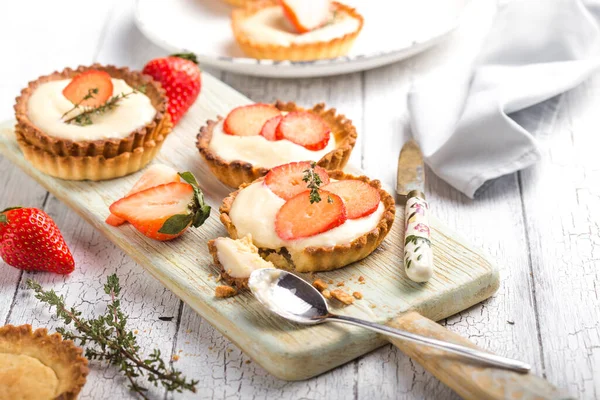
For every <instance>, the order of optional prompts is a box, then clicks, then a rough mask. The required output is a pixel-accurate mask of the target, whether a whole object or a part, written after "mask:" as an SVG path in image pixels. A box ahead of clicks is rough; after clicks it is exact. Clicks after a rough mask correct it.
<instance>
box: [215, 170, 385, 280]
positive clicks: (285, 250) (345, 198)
mask: <svg viewBox="0 0 600 400" xmlns="http://www.w3.org/2000/svg"><path fill="white" fill-rule="evenodd" d="M220 211H221V217H220V219H221V222H222V223H223V225H225V227H226V228H227V231H228V232H229V235H230V236H231V237H232V238H233V239H237V238H240V237H244V236H246V235H248V234H250V235H252V241H253V243H254V245H256V246H257V247H258V248H259V250H260V251H261V254H263V255H264V256H265V259H267V260H270V261H272V262H273V263H274V264H275V265H276V266H277V267H279V268H286V269H294V270H296V271H297V272H311V271H312V272H317V271H327V270H333V269H337V268H341V267H344V266H346V265H348V264H351V263H353V262H355V261H358V260H361V259H363V258H365V257H367V256H368V255H369V254H371V253H372V252H373V251H374V250H375V249H376V248H377V246H379V245H380V244H381V242H382V241H383V239H384V238H385V236H386V235H387V234H388V232H389V231H390V229H391V227H392V223H393V221H394V214H395V204H394V200H393V198H392V196H390V195H389V194H388V193H387V192H386V191H384V190H383V189H381V185H380V182H379V181H377V180H370V179H369V178H367V177H365V176H358V177H357V176H352V175H349V174H346V173H344V172H342V171H329V172H328V171H326V170H325V169H323V168H320V167H319V166H317V165H316V164H315V163H310V162H296V163H290V164H285V165H281V166H278V167H275V168H273V169H272V170H271V171H270V172H269V173H268V174H267V175H266V176H265V177H264V178H259V179H257V180H256V181H254V182H252V183H251V184H248V185H242V186H241V187H240V189H239V190H237V191H235V192H233V193H232V194H230V195H229V196H228V197H227V198H225V200H224V201H223V204H222V206H221V209H220Z"/></svg>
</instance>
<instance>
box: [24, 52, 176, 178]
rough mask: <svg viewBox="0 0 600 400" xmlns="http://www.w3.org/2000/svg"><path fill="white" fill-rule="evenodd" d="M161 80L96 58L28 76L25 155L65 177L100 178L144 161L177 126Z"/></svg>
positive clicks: (135, 167)
mask: <svg viewBox="0 0 600 400" xmlns="http://www.w3.org/2000/svg"><path fill="white" fill-rule="evenodd" d="M167 104H168V103H167V97H166V96H165V91H164V90H163V88H162V87H161V85H160V84H159V83H157V82H156V81H155V80H154V79H152V78H151V77H150V76H148V75H144V74H142V73H140V72H136V71H131V70H129V69H128V68H117V67H113V66H102V65H99V64H95V65H92V66H89V67H85V66H81V67H79V68H77V69H70V68H67V69H64V70H63V71H60V72H54V73H52V74H50V75H46V76H42V77H40V78H38V79H37V80H35V81H33V82H30V83H29V85H28V86H27V87H26V88H25V89H23V91H22V92H21V95H20V96H19V97H18V98H17V99H16V105H15V114H16V119H17V124H16V127H15V133H16V136H17V141H18V144H19V146H20V148H21V150H22V151H23V153H24V155H25V158H26V159H27V160H28V161H29V162H30V163H32V164H33V166H34V167H36V168H37V169H39V170H41V171H42V172H44V173H46V174H48V175H52V176H55V177H58V178H62V179H70V180H85V179H89V180H103V179H111V178H116V177H120V176H124V175H127V174H130V173H132V172H135V171H137V170H139V169H141V168H143V167H144V166H145V165H146V164H148V163H149V162H150V160H152V159H153V158H154V156H155V155H156V154H157V153H158V151H159V150H160V147H161V146H162V143H163V142H164V140H165V138H166V137H167V135H168V134H169V133H170V132H171V130H172V123H171V120H170V117H169V114H168V112H167Z"/></svg>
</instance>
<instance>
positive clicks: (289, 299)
mask: <svg viewBox="0 0 600 400" xmlns="http://www.w3.org/2000/svg"><path fill="white" fill-rule="evenodd" d="M248 283H249V287H250V290H251V291H252V293H253V294H254V296H255V297H256V298H257V299H258V301H259V302H260V303H262V305H264V306H265V307H266V308H268V309H269V310H271V311H273V312H274V313H276V314H278V315H279V316H281V317H283V318H286V319H288V320H291V321H294V322H298V323H300V324H308V325H314V324H320V323H323V322H342V323H345V324H350V325H356V326H361V327H363V328H367V329H371V330H373V331H375V332H379V333H382V334H384V335H388V336H393V337H396V338H399V339H403V340H408V341H411V342H416V343H419V344H423V345H426V346H431V347H435V348H438V349H442V350H446V351H448V352H451V353H455V354H459V355H461V356H463V357H466V358H468V359H470V360H474V361H478V362H480V363H483V364H486V365H491V366H494V367H498V368H504V369H509V370H512V371H516V372H520V373H527V372H529V370H530V369H531V366H529V365H528V364H526V363H524V362H521V361H517V360H511V359H510V358H506V357H501V356H497V355H494V354H490V353H486V352H483V351H480V350H475V349H472V348H469V347H465V346H460V345H457V344H454V343H450V342H444V341H442V340H437V339H432V338H429V337H426V336H421V335H416V334H414V333H410V332H406V331H403V330H400V329H394V328H390V327H388V326H385V325H381V324H376V323H373V322H369V321H365V320H361V319H358V318H353V317H347V316H345V315H336V314H332V313H331V312H330V311H329V308H328V307H327V302H326V301H325V298H324V297H323V296H322V295H321V293H319V291H318V290H317V289H315V288H314V287H312V285H310V284H309V283H307V282H306V281H304V280H303V279H302V278H300V277H298V276H296V275H294V274H292V273H289V272H286V271H282V270H279V269H274V268H265V269H259V270H255V271H253V272H252V274H251V275H250V280H249V282H248Z"/></svg>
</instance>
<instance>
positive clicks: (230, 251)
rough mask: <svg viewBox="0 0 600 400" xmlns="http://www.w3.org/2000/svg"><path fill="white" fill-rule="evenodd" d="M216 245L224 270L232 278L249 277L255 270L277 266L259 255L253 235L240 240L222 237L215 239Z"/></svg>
mask: <svg viewBox="0 0 600 400" xmlns="http://www.w3.org/2000/svg"><path fill="white" fill-rule="evenodd" d="M215 246H216V248H217V257H218V259H219V262H220V263H221V265H222V266H223V270H225V272H226V273H227V274H228V275H229V276H231V277H232V278H248V277H250V274H251V273H252V271H254V270H257V269H262V268H275V266H274V265H273V264H272V263H270V262H268V261H265V260H263V259H262V258H261V256H260V255H258V248H256V246H255V245H254V244H252V236H249V235H248V236H246V237H244V238H242V239H238V240H233V239H231V238H227V237H220V238H217V239H215Z"/></svg>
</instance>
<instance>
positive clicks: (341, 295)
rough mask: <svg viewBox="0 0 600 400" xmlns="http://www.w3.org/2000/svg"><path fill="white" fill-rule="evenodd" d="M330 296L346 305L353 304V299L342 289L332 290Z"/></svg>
mask: <svg viewBox="0 0 600 400" xmlns="http://www.w3.org/2000/svg"><path fill="white" fill-rule="evenodd" d="M331 295H332V296H333V297H335V298H336V299H338V300H339V301H341V302H342V303H344V304H346V305H349V304H352V303H354V298H353V297H352V296H350V295H349V294H348V293H346V292H344V291H343V290H342V289H335V290H332V291H331Z"/></svg>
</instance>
